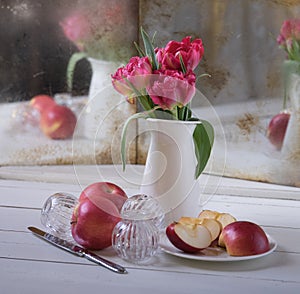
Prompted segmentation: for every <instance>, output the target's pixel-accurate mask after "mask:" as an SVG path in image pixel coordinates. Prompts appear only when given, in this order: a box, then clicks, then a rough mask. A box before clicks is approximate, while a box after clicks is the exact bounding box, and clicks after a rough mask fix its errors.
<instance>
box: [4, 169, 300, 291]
mask: <svg viewBox="0 0 300 294" xmlns="http://www.w3.org/2000/svg"><path fill="white" fill-rule="evenodd" d="M79 170H80V172H79V171H78V170H77V175H78V173H79V174H80V175H81V179H80V181H81V185H84V184H88V183H90V182H95V181H97V180H110V181H112V182H115V183H116V184H119V185H120V186H122V187H123V188H124V189H125V190H126V191H127V193H128V194H129V195H132V194H134V193H135V192H136V191H137V188H136V187H135V186H134V185H132V182H131V183H128V182H126V181H124V179H122V178H121V177H119V176H118V173H116V172H115V171H114V169H113V167H110V166H102V167H99V170H100V171H101V172H100V174H101V177H100V176H99V174H98V175H96V174H95V173H92V172H90V173H89V171H93V168H92V167H82V168H80V169H79ZM137 177H138V176H137ZM0 178H1V180H0V281H1V288H0V289H1V290H0V293H3V294H16V293H20V294H21V293H22V294H26V293H30V294H33V293H43V294H46V293H143V294H145V293H185V294H187V293H223V294H225V293H239V292H241V293H243V294H245V293H265V294H266V293H272V294H274V293H280V294H281V293H289V294H290V293H295V294H296V293H300V246H299V244H300V201H299V200H300V190H299V188H292V187H285V186H279V185H269V184H263V183H256V182H247V181H243V180H235V179H228V178H224V179H222V180H221V182H220V186H219V188H218V189H217V191H216V192H215V195H214V196H213V198H211V199H210V201H209V202H208V203H207V204H206V206H205V208H208V209H214V210H219V211H224V212H229V213H232V214H233V215H235V216H236V217H237V218H238V219H244V220H251V221H254V222H256V223H258V224H260V225H261V226H262V227H263V228H264V229H265V231H266V232H267V233H269V234H270V235H271V236H272V237H273V238H274V239H275V240H276V241H277V242H278V247H277V249H276V250H275V252H273V253H271V254H270V255H268V256H265V257H262V258H259V259H254V260H249V261H239V262H207V261H206V262H204V261H195V260H188V259H183V258H180V257H175V256H171V255H168V254H166V253H164V252H162V251H160V252H159V253H158V254H157V255H156V256H155V257H154V258H153V259H152V260H151V261H150V262H149V263H148V264H146V265H136V264H131V263H128V262H125V261H123V260H122V259H120V258H119V257H117V256H116V255H115V253H114V252H113V250H112V249H111V248H109V249H106V250H103V251H98V252H97V253H98V254H100V255H102V256H104V257H106V258H108V259H111V260H112V261H115V262H117V263H119V264H122V265H124V266H125V267H126V268H127V270H128V272H129V273H128V274H127V275H120V274H115V273H113V272H111V271H108V270H107V269H104V268H102V267H100V266H97V265H95V264H93V263H91V262H89V261H87V260H85V259H82V258H79V257H76V256H73V255H71V254H69V253H67V252H64V251H62V250H60V249H57V248H56V247H54V246H51V245H49V244H47V243H46V242H44V241H42V240H40V239H39V238H36V237H34V236H33V235H32V234H31V233H30V232H29V231H28V230H27V226H29V225H33V226H37V227H41V228H42V226H41V224H40V209H41V207H42V205H43V203H44V201H45V200H46V199H47V198H48V197H49V196H50V195H51V194H53V193H55V192H59V191H64V192H69V193H73V194H74V195H79V193H80V191H81V188H82V187H81V186H80V185H79V184H78V183H77V180H78V178H76V176H75V173H74V168H73V167H66V166H62V167H53V166H52V167H31V168H25V167H6V168H4V167H2V168H0ZM297 199H298V200H297Z"/></svg>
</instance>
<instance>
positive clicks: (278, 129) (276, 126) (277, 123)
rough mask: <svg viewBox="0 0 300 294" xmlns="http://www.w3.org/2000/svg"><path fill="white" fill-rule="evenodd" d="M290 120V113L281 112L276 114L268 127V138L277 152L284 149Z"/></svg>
mask: <svg viewBox="0 0 300 294" xmlns="http://www.w3.org/2000/svg"><path fill="white" fill-rule="evenodd" d="M289 119H290V114H289V113H287V112H281V113H278V114H276V115H275V116H274V117H273V118H272V119H271V121H270V123H269V125H268V130H267V137H268V139H269V140H270V142H271V143H272V144H273V145H274V146H275V147H276V149H277V150H280V149H281V147H282V144H283V140H284V136H285V132H286V128H287V126H288V122H289Z"/></svg>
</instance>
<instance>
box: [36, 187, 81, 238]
mask: <svg viewBox="0 0 300 294" xmlns="http://www.w3.org/2000/svg"><path fill="white" fill-rule="evenodd" d="M77 204H78V199H77V198H76V197H75V196H73V195H72V194H69V193H56V194H53V195H51V196H50V197H49V198H48V199H47V200H46V201H45V203H44V205H43V207H42V211H41V218H40V219H41V223H42V224H43V225H44V226H45V228H46V229H47V231H48V232H50V233H51V234H53V235H55V236H57V237H60V238H62V239H65V240H68V241H74V240H73V237H72V234H71V218H72V213H73V210H74V208H75V206H76V205H77Z"/></svg>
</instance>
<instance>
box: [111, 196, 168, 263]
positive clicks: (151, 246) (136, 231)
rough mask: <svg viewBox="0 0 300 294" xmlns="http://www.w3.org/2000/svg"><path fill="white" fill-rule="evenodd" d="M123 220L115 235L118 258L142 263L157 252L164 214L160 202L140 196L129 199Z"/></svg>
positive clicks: (113, 243) (122, 213)
mask: <svg viewBox="0 0 300 294" xmlns="http://www.w3.org/2000/svg"><path fill="white" fill-rule="evenodd" d="M121 217H122V220H121V221H120V222H119V223H117V225H116V226H115V228H114V230H113V233H112V246H113V248H114V250H115V251H116V252H117V254H118V255H119V256H120V257H121V258H123V259H125V260H127V261H129V262H133V263H143V262H146V261H148V260H149V259H150V258H151V257H152V256H154V255H155V253H156V252H157V249H158V244H159V236H160V230H161V229H162V227H163V222H164V213H163V210H162V208H161V207H160V205H159V203H158V202H157V200H155V199H154V198H152V197H150V196H147V195H144V194H139V195H134V196H132V197H129V198H128V199H127V200H126V202H125V203H124V205H123V207H122V210H121Z"/></svg>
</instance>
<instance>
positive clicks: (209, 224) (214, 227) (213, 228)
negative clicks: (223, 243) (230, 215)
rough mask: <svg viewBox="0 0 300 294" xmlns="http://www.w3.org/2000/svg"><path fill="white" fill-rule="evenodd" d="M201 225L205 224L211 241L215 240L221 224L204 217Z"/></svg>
mask: <svg viewBox="0 0 300 294" xmlns="http://www.w3.org/2000/svg"><path fill="white" fill-rule="evenodd" d="M201 225H202V226H205V227H206V228H207V229H208V230H209V232H210V234H211V240H212V242H213V241H214V240H216V239H217V238H218V237H219V235H220V234H221V231H222V225H221V223H220V222H219V221H217V220H215V219H212V218H204V219H202V220H201Z"/></svg>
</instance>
